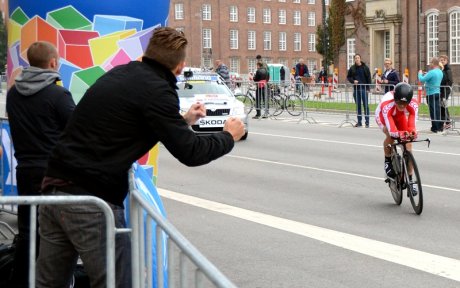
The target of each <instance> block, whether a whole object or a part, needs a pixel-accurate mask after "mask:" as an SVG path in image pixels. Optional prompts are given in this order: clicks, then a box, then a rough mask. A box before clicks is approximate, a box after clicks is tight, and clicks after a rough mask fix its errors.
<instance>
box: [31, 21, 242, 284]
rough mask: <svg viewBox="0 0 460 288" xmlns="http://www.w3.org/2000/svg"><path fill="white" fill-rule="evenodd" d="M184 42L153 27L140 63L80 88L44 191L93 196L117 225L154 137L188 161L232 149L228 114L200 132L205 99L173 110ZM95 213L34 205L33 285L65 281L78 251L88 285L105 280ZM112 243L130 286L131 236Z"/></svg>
mask: <svg viewBox="0 0 460 288" xmlns="http://www.w3.org/2000/svg"><path fill="white" fill-rule="evenodd" d="M187 42H188V41H187V39H186V38H185V37H184V35H183V33H182V32H180V31H177V30H175V29H173V28H170V27H161V28H157V29H155V30H154V31H153V35H152V37H151V38H150V40H149V43H148V46H147V48H146V51H145V54H144V57H143V58H142V62H138V61H132V62H130V63H128V64H125V65H120V66H117V67H115V68H113V69H112V70H110V71H108V72H107V73H106V74H105V75H103V76H102V77H100V78H99V79H98V80H97V81H96V82H95V83H94V84H93V85H92V86H91V87H90V88H89V89H88V90H87V91H86V93H85V95H84V96H83V98H82V99H81V101H80V103H79V104H78V107H77V109H76V110H75V112H74V114H73V115H72V117H71V118H70V120H69V123H68V125H67V127H66V129H65V131H64V133H63V135H62V137H61V138H60V139H59V142H58V144H57V145H56V148H55V149H54V150H53V153H52V154H51V157H50V161H49V162H48V170H47V172H46V176H45V179H44V180H43V185H42V187H43V194H45V195H93V196H96V197H99V198H101V199H102V200H104V201H106V202H107V203H108V204H109V205H110V207H111V208H112V210H113V212H114V216H115V217H114V218H115V222H116V223H115V224H116V226H117V227H118V228H121V227H125V221H124V219H125V218H124V208H123V200H124V199H125V198H126V195H127V193H128V170H129V169H130V167H131V165H132V163H133V162H134V161H136V160H137V159H139V158H140V157H141V156H142V155H144V154H145V153H146V152H148V151H149V150H150V149H151V148H152V147H153V146H154V145H156V144H157V143H158V142H159V141H161V142H162V143H163V145H164V146H165V147H166V149H168V150H169V151H170V152H171V153H172V155H174V157H176V158H177V159H178V160H179V161H180V162H182V163H184V164H185V165H187V166H198V165H203V164H206V163H209V162H211V161H212V160H215V159H217V158H219V157H221V156H223V155H225V154H227V153H228V152H230V151H231V150H232V148H233V146H234V142H235V141H238V140H239V139H240V138H241V137H242V136H243V135H244V124H243V123H242V122H241V120H239V119H236V118H233V117H231V118H229V119H228V120H227V121H226V123H225V126H224V130H223V131H222V132H220V133H216V134H212V135H208V136H203V137H199V136H197V135H196V134H195V133H194V132H193V131H191V129H190V128H189V125H191V124H193V123H195V122H196V121H198V120H199V119H200V118H202V117H205V115H206V108H205V107H204V104H202V103H195V104H192V106H191V108H190V109H189V110H188V111H187V112H186V113H185V114H184V115H183V116H182V115H181V114H180V113H179V100H178V95H177V92H176V81H177V80H176V76H178V75H180V74H181V72H182V69H183V68H184V66H185V57H186V49H187ZM100 214H101V213H100V209H98V208H97V207H95V206H93V205H87V204H82V205H72V206H69V205H57V206H56V205H54V206H52V205H40V207H39V222H40V235H41V237H42V241H41V243H40V253H39V257H38V261H37V282H36V287H38V288H41V287H49V285H50V283H53V286H54V287H69V285H70V279H71V275H72V268H73V267H74V266H75V264H76V262H77V257H78V255H80V257H81V259H82V260H83V263H84V265H85V270H86V272H87V273H88V276H89V279H90V285H91V287H92V288H97V287H105V281H106V271H105V264H106V262H105V261H106V255H105V249H106V244H105V243H106V239H105V233H104V226H105V220H104V217H103V216H98V215H100ZM61 215H63V216H61ZM97 216H98V217H97ZM101 229H102V231H101ZM115 250H116V252H115V254H116V256H115V257H116V262H115V266H116V268H115V269H116V272H115V273H116V287H131V278H130V276H131V253H130V250H131V246H130V239H129V235H127V234H118V235H117V236H116V239H115Z"/></svg>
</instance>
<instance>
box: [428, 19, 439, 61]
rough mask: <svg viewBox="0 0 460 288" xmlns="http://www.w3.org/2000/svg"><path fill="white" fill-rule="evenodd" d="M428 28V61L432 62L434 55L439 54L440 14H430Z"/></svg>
mask: <svg viewBox="0 0 460 288" xmlns="http://www.w3.org/2000/svg"><path fill="white" fill-rule="evenodd" d="M426 28H427V31H426V32H427V33H426V35H427V41H426V42H427V53H426V55H427V57H428V59H427V63H430V61H431V59H432V58H433V57H437V56H438V40H439V39H438V28H439V27H438V15H437V14H435V13H432V14H429V15H428V16H427V17H426Z"/></svg>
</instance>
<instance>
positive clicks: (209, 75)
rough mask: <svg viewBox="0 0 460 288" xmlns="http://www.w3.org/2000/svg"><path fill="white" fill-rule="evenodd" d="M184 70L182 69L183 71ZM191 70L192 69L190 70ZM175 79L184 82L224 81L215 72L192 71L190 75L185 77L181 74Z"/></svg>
mask: <svg viewBox="0 0 460 288" xmlns="http://www.w3.org/2000/svg"><path fill="white" fill-rule="evenodd" d="M185 71H186V70H184V72H185ZM192 72H193V71H192ZM177 81H178V82H185V81H209V82H218V83H224V80H223V79H222V77H221V76H220V75H219V74H217V73H216V72H204V71H200V72H193V76H192V77H188V78H186V77H185V76H184V74H181V75H179V76H177Z"/></svg>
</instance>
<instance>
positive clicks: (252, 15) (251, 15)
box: [248, 7, 256, 23]
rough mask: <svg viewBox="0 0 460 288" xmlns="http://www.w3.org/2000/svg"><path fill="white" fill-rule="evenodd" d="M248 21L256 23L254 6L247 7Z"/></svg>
mask: <svg viewBox="0 0 460 288" xmlns="http://www.w3.org/2000/svg"><path fill="white" fill-rule="evenodd" d="M248 23H256V8H254V7H248Z"/></svg>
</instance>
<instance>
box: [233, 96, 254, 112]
mask: <svg viewBox="0 0 460 288" xmlns="http://www.w3.org/2000/svg"><path fill="white" fill-rule="evenodd" d="M248 94H249V92H248V93H246V94H245V95H242V94H239V95H235V98H236V99H237V100H239V101H241V102H242V103H243V104H244V111H245V112H246V114H249V113H251V111H252V109H254V100H252V98H251V96H249V95H248Z"/></svg>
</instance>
